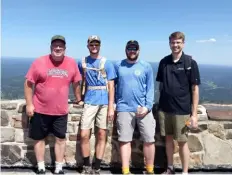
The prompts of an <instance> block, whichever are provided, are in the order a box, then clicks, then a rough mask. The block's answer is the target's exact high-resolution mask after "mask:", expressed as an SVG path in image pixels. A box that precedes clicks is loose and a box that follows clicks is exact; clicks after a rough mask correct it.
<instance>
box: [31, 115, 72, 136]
mask: <svg viewBox="0 0 232 175" xmlns="http://www.w3.org/2000/svg"><path fill="white" fill-rule="evenodd" d="M67 121H68V114H66V115H59V116H52V115H45V114H40V113H36V112H35V113H34V116H33V117H32V118H31V119H30V126H29V137H30V138H32V139H33V140H42V139H44V138H46V137H47V136H48V134H49V133H52V134H53V135H54V136H55V137H58V138H60V139H65V136H66V131H67Z"/></svg>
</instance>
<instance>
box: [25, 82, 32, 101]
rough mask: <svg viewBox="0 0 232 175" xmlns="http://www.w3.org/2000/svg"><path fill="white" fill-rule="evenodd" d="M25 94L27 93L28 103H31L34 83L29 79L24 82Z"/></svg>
mask: <svg viewBox="0 0 232 175" xmlns="http://www.w3.org/2000/svg"><path fill="white" fill-rule="evenodd" d="M24 95H25V100H26V105H31V104H32V95H33V84H32V83H31V82H29V81H27V80H26V81H25V83H24Z"/></svg>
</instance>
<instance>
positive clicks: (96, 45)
mask: <svg viewBox="0 0 232 175" xmlns="http://www.w3.org/2000/svg"><path fill="white" fill-rule="evenodd" d="M90 46H91V47H93V46H95V47H98V46H100V44H98V43H96V44H90Z"/></svg>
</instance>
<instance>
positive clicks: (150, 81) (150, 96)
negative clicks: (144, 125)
mask: <svg viewBox="0 0 232 175" xmlns="http://www.w3.org/2000/svg"><path fill="white" fill-rule="evenodd" d="M146 84H147V88H146V91H147V93H146V106H145V107H146V108H147V109H148V111H150V110H151V109H152V107H153V103H154V88H155V87H154V76H153V70H152V67H151V65H149V67H148V68H147V78H146Z"/></svg>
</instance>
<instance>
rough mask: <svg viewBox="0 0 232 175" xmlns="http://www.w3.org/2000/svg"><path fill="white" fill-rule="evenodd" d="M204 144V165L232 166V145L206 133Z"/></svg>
mask: <svg viewBox="0 0 232 175" xmlns="http://www.w3.org/2000/svg"><path fill="white" fill-rule="evenodd" d="M202 137H203V139H202V140H203V142H204V143H203V144H204V150H205V156H204V159H203V163H204V165H220V164H224V165H226V164H232V156H229V155H232V144H231V143H229V142H226V141H224V140H221V139H220V138H218V137H215V136H214V135H213V134H208V133H204V134H203V135H202Z"/></svg>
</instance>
